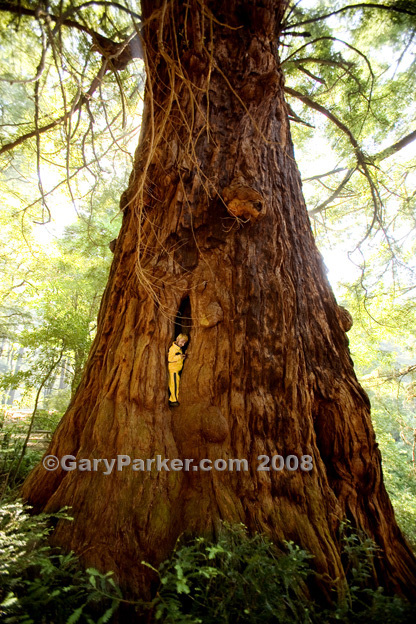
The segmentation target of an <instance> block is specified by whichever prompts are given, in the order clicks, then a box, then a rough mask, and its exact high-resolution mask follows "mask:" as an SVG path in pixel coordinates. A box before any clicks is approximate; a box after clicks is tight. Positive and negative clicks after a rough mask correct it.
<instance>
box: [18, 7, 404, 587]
mask: <svg viewBox="0 0 416 624" xmlns="http://www.w3.org/2000/svg"><path fill="white" fill-rule="evenodd" d="M155 6H157V7H158V8H157V9H156V8H155ZM203 7H205V8H203ZM283 9H284V3H283V2H281V1H279V0H265V1H263V2H261V3H260V2H256V3H253V2H249V1H248V0H234V1H230V2H227V3H225V2H223V1H221V2H219V1H218V0H212V1H210V2H206V3H205V4H204V5H202V3H201V4H200V3H199V2H197V0H195V1H194V0H190V2H189V3H187V4H185V3H182V2H177V0H175V1H174V2H170V3H169V4H168V3H164V2H161V1H159V2H154V1H151V0H146V1H143V2H142V11H143V16H144V19H145V27H144V31H143V34H144V44H145V46H144V47H145V51H146V56H147V62H148V72H149V78H148V85H147V90H146V106H145V113H144V126H143V131H142V139H141V143H140V145H139V148H138V151H137V153H136V159H135V168H134V172H133V174H132V177H131V181H130V186H129V189H128V190H127V192H126V193H125V195H124V196H123V198H122V209H123V210H124V221H123V225H122V229H121V232H120V235H119V237H118V241H117V246H116V250H115V256H114V262H113V265H112V268H111V274H110V280H109V284H108V287H107V289H106V292H105V295H104V298H103V302H102V306H101V311H100V315H99V324H98V333H97V337H96V340H95V342H94V345H93V348H92V350H91V354H90V357H89V360H88V363H87V366H86V369H85V372H84V376H83V379H82V382H81V385H80V387H79V389H78V392H77V394H76V396H75V398H74V400H73V401H72V403H71V406H70V408H69V409H68V412H67V414H66V415H65V417H64V418H63V420H62V422H61V424H60V426H59V428H58V430H57V432H56V434H55V436H54V438H53V441H52V443H51V446H50V448H49V450H48V453H53V454H54V455H56V456H58V457H62V456H63V455H65V454H70V455H75V456H77V457H78V458H114V457H116V456H117V454H127V455H130V456H131V457H133V458H152V457H155V456H156V455H157V454H160V455H161V456H162V457H168V458H171V459H173V458H193V459H194V461H196V460H198V459H201V458H211V459H216V458H247V459H248V460H249V464H250V471H249V472H229V471H226V472H216V471H212V472H200V471H198V472H194V471H192V470H191V471H189V472H185V471H181V472H173V471H170V472H164V471H162V472H156V471H155V470H153V471H151V472H132V471H131V470H128V469H125V470H123V471H122V472H115V471H113V473H112V474H111V475H107V476H105V475H103V474H102V473H100V472H98V473H97V472H79V471H73V472H63V471H60V470H59V471H56V472H46V471H45V470H44V468H43V467H42V466H39V467H37V468H36V469H35V470H34V471H33V473H32V474H31V475H30V477H29V478H28V480H27V481H26V483H25V485H24V495H25V496H26V498H27V499H28V500H29V501H30V502H31V503H32V504H33V505H34V506H35V508H36V509H37V510H40V509H45V510H46V511H53V510H57V509H59V508H60V507H62V506H63V505H69V506H71V507H72V510H73V511H72V513H73V515H74V522H72V523H69V522H65V521H60V522H59V523H58V525H57V527H56V530H55V534H54V539H55V540H56V542H57V543H59V544H62V545H63V546H65V547H68V548H72V549H73V550H75V551H76V552H77V553H79V554H80V555H81V556H82V558H83V560H84V561H85V562H86V563H88V564H90V565H94V566H97V567H99V568H101V569H113V570H115V572H116V573H117V574H118V577H119V578H120V580H121V581H122V582H123V583H125V584H128V585H130V586H131V587H136V588H144V587H146V584H147V583H148V581H149V579H148V574H149V572H148V569H147V568H145V567H144V566H142V565H140V564H139V562H140V561H141V560H143V559H145V560H147V561H149V562H151V563H153V564H158V563H159V562H160V561H161V560H162V559H164V558H165V557H166V556H167V555H168V554H169V551H170V550H171V549H172V547H173V545H174V543H175V540H176V539H177V537H178V535H180V534H181V533H182V532H183V531H185V530H187V531H191V532H193V533H201V532H205V531H207V530H212V529H215V527H216V526H217V523H218V521H219V520H220V519H223V520H229V521H234V522H240V521H241V522H244V523H245V524H246V525H247V526H248V527H249V528H250V530H253V531H254V530H258V531H266V532H267V533H268V534H270V535H271V536H272V537H273V539H274V540H276V541H280V540H283V539H286V540H294V541H295V542H297V543H299V544H301V545H302V546H304V547H306V548H307V549H309V550H310V551H311V552H312V553H313V554H314V555H315V560H314V561H315V565H316V567H317V569H318V570H320V571H321V572H323V573H327V574H329V575H330V577H331V578H333V579H334V578H337V577H338V578H342V576H343V569H342V563H341V559H340V552H339V543H338V538H337V530H338V527H339V523H340V521H341V520H343V519H345V518H349V519H350V520H351V521H352V523H353V524H354V525H355V526H357V527H360V528H362V529H364V530H365V531H366V532H367V533H368V534H369V535H370V536H371V537H372V538H374V540H375V541H376V543H377V544H378V545H379V546H380V548H381V549H382V556H381V558H380V559H379V561H378V563H377V569H376V570H375V576H377V577H378V581H380V582H381V583H383V584H384V585H388V587H389V588H393V589H399V590H400V591H402V592H404V593H405V594H408V595H410V594H411V593H412V591H414V589H412V585H413V581H414V579H415V575H416V568H415V561H414V558H413V556H412V554H411V552H410V550H409V548H408V546H407V545H406V543H405V541H404V539H403V537H402V535H401V534H400V531H399V529H398V527H397V525H396V522H395V519H394V515H393V511H392V507H391V505H390V502H389V499H388V496H387V494H386V491H385V489H384V486H383V482H382V472H381V462H380V453H379V450H378V448H377V444H376V441H375V437H374V432H373V429H372V425H371V420H370V408H369V402H368V398H367V396H366V394H365V393H364V391H363V390H362V389H361V387H360V386H359V384H358V382H357V380H356V377H355V374H354V370H353V364H352V361H351V358H350V354H349V350H348V341H347V338H346V335H345V331H344V329H345V328H346V327H345V324H344V322H345V315H344V313H343V311H342V310H341V309H340V308H339V307H338V306H337V303H336V301H335V298H334V296H333V294H332V291H331V289H330V286H329V284H328V282H327V279H326V277H325V271H324V268H323V265H322V261H321V257H320V254H319V252H318V251H317V249H316V247H315V243H314V240H313V236H312V233H311V228H310V224H309V220H308V216H307V212H306V208H305V205H304V201H303V198H302V191H301V183H300V176H299V172H298V169H297V167H296V163H295V160H294V154H293V148H292V143H291V138H290V131H289V123H288V118H287V114H286V106H285V102H284V98H283V78H282V73H281V70H280V67H279V60H278V56H277V47H276V41H277V34H278V29H279V20H280V19H281V16H282V11H283ZM238 215H239V218H238ZM138 258H139V263H138V262H137V259H138ZM186 297H189V303H190V308H189V307H188V311H189V309H190V312H191V318H192V321H191V327H190V330H189V334H190V344H189V348H188V350H187V356H188V357H187V360H186V362H185V366H184V371H183V374H182V381H181V395H180V398H181V406H180V407H179V408H176V409H170V408H169V407H168V395H167V362H166V354H167V350H168V348H169V345H170V343H171V341H172V339H173V337H174V330H175V318H176V315H177V312H178V310H179V308H180V306H181V302H182V301H183V300H184V299H185V298H186ZM278 453H279V454H281V455H283V456H287V455H296V456H298V457H300V456H302V455H306V454H309V455H311V456H312V457H313V466H314V467H313V470H312V471H311V472H304V471H301V470H297V471H292V472H290V471H288V470H283V471H280V472H274V471H271V472H261V471H258V470H257V468H258V466H259V462H258V461H257V457H258V455H261V454H265V455H269V456H272V455H275V454H278Z"/></svg>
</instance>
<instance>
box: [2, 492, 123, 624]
mask: <svg viewBox="0 0 416 624" xmlns="http://www.w3.org/2000/svg"><path fill="white" fill-rule="evenodd" d="M53 518H54V519H55V521H56V520H60V521H68V522H69V521H70V517H69V516H68V515H66V514H65V513H64V512H61V513H59V514H56V515H54V517H53ZM50 522H51V517H50V516H47V515H45V514H41V515H38V516H33V517H32V516H30V515H29V512H28V509H27V508H26V507H25V506H23V505H22V504H21V503H20V502H18V501H14V502H9V503H5V504H3V506H2V507H0V550H1V552H2V558H1V561H0V619H1V621H2V622H4V623H5V624H15V623H19V624H32V623H33V624H51V623H52V622H53V623H54V624H65V623H66V624H75V623H76V622H80V623H87V624H104V623H105V622H109V621H110V619H111V617H112V615H113V614H114V613H115V611H116V610H117V608H118V605H119V603H120V600H121V599H122V596H121V592H120V590H119V588H118V587H117V585H116V584H115V582H114V580H113V578H112V573H111V572H109V573H107V574H101V573H100V572H98V571H97V570H95V569H92V568H91V569H88V570H86V571H84V570H82V568H81V567H80V566H79V563H78V561H77V559H76V557H75V556H74V554H73V553H68V554H64V553H62V552H60V551H58V550H54V549H53V548H52V547H51V546H49V545H48V543H47V537H48V535H49V533H50V530H51V529H50Z"/></svg>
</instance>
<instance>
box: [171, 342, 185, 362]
mask: <svg viewBox="0 0 416 624" xmlns="http://www.w3.org/2000/svg"><path fill="white" fill-rule="evenodd" d="M180 360H183V353H182V351H181V348H180V347H178V345H176V344H173V345H172V346H171V348H170V349H169V354H168V362H169V364H173V363H174V362H179V361H180Z"/></svg>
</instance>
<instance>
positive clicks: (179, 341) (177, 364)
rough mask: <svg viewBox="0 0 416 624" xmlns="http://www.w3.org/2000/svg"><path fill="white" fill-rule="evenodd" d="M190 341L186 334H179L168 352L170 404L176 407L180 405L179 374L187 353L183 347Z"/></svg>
mask: <svg viewBox="0 0 416 624" xmlns="http://www.w3.org/2000/svg"><path fill="white" fill-rule="evenodd" d="M187 342H188V336H187V335H186V334H179V336H177V337H176V340H175V341H174V342H173V343H172V345H171V347H170V349H169V353H168V370H169V405H170V406H171V407H176V406H177V405H179V401H178V397H179V374H180V372H181V370H182V368H183V361H184V359H185V358H186V355H185V354H184V353H182V347H184V346H185V345H186V343H187Z"/></svg>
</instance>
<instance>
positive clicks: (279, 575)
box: [156, 526, 309, 624]
mask: <svg viewBox="0 0 416 624" xmlns="http://www.w3.org/2000/svg"><path fill="white" fill-rule="evenodd" d="M287 547H288V553H287V554H286V555H281V556H280V557H279V556H278V553H277V551H276V550H275V548H274V547H273V545H272V543H271V542H270V541H269V540H268V539H267V538H266V537H263V536H261V535H256V536H254V537H253V538H249V537H248V536H247V534H246V530H245V528H244V527H243V526H237V527H235V528H232V527H226V528H225V529H223V530H222V531H221V532H220V534H219V537H218V541H217V542H215V543H212V542H210V541H208V540H207V539H205V538H202V537H201V538H198V539H196V540H194V541H192V542H190V543H189V544H186V545H184V546H182V547H181V548H179V549H178V550H176V551H175V553H174V556H173V557H172V559H170V560H169V561H168V562H165V563H164V564H162V566H161V567H160V569H159V573H160V580H161V588H160V590H159V596H160V603H159V604H158V606H157V609H156V619H158V620H161V621H163V622H166V623H172V624H173V623H175V624H182V623H185V622H186V623H188V622H189V623H191V622H192V623H197V622H204V623H206V624H209V623H210V622H233V623H234V622H235V623H237V622H250V623H253V624H254V623H256V622H259V623H260V622H271V621H275V620H274V619H275V618H278V621H284V619H286V620H287V621H289V620H291V621H305V622H308V621H309V619H308V608H307V605H306V604H302V602H301V598H300V596H301V588H302V586H303V581H304V579H305V578H306V576H307V574H308V573H309V571H308V567H307V563H306V562H307V559H308V558H309V555H308V554H307V553H306V552H304V551H301V550H300V549H299V548H298V547H297V546H295V545H293V544H288V545H287Z"/></svg>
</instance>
